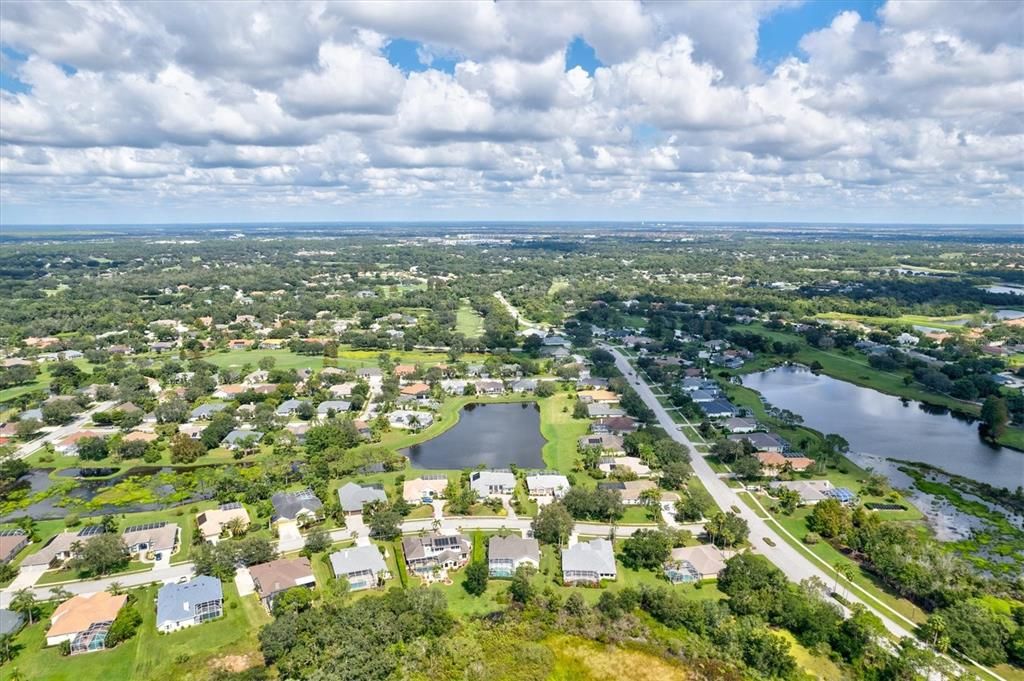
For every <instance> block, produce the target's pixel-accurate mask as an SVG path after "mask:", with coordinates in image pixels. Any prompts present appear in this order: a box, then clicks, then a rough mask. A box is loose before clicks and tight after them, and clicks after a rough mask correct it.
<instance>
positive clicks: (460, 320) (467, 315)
mask: <svg viewBox="0 0 1024 681" xmlns="http://www.w3.org/2000/svg"><path fill="white" fill-rule="evenodd" d="M455 332H456V333H461V334H462V335H463V336H465V337H466V338H479V337H480V336H481V335H482V334H483V332H484V319H483V317H481V316H480V313H479V312H477V311H476V310H474V309H473V308H472V306H471V305H470V304H469V301H467V300H463V301H462V305H460V306H459V309H458V310H457V311H456V312H455Z"/></svg>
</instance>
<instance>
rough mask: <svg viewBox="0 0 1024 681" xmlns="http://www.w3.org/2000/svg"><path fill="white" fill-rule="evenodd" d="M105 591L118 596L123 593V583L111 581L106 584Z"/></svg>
mask: <svg viewBox="0 0 1024 681" xmlns="http://www.w3.org/2000/svg"><path fill="white" fill-rule="evenodd" d="M107 593H108V594H110V595H111V596H120V595H121V594H123V593H124V584H121V582H117V581H114V582H111V583H110V584H108V585H107Z"/></svg>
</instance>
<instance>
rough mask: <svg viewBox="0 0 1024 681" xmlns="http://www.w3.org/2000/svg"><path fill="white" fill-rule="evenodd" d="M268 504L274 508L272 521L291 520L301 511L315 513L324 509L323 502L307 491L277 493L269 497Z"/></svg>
mask: <svg viewBox="0 0 1024 681" xmlns="http://www.w3.org/2000/svg"><path fill="white" fill-rule="evenodd" d="M270 503H271V504H273V506H274V517H273V518H272V520H280V519H285V520H293V519H294V518H295V517H296V516H297V515H298V514H299V513H300V512H302V511H309V512H310V513H316V512H318V511H319V510H320V509H321V508H323V507H324V505H323V502H321V501H320V500H319V499H317V497H316V495H315V494H313V492H312V491H310V490H308V489H307V490H302V491H300V492H278V493H277V494H275V495H273V496H272V497H270Z"/></svg>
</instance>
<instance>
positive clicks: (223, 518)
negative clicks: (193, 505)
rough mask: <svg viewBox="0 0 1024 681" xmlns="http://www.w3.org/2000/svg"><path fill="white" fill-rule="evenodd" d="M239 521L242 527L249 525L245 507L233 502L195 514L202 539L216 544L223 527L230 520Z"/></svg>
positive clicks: (230, 521)
mask: <svg viewBox="0 0 1024 681" xmlns="http://www.w3.org/2000/svg"><path fill="white" fill-rule="evenodd" d="M235 520H237V521H240V522H241V523H242V524H243V526H244V527H249V513H248V511H246V510H245V507H244V506H242V505H241V504H239V503H237V502H235V503H231V504H223V505H222V506H221V507H220V508H213V509H210V510H209V511H203V512H202V513H199V514H197V515H196V526H197V527H198V528H199V533H200V534H201V535H202V536H203V539H205V540H206V541H208V542H210V543H211V544H216V543H217V541H218V540H219V539H220V536H221V534H223V533H224V528H225V527H226V526H227V525H229V524H230V523H232V521H235Z"/></svg>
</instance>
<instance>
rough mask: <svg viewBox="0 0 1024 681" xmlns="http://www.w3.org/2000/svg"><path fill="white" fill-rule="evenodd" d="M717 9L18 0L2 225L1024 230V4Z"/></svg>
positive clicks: (13, 13)
mask: <svg viewBox="0 0 1024 681" xmlns="http://www.w3.org/2000/svg"><path fill="white" fill-rule="evenodd" d="M720 8H721V6H720V5H715V4H714V3H699V2H698V3H692V4H689V3H674V4H669V3H652V4H650V5H641V4H639V3H634V2H602V3H594V4H581V3H577V2H565V3H561V2H544V3H534V2H524V3H518V2H515V1H504V2H501V3H495V4H491V3H486V2H481V3H464V2H458V3H446V2H429V3H427V2H424V3H390V2H344V3H339V4H333V3H326V2H308V3H288V4H284V3H282V4H265V3H259V4H257V3H247V2H232V3H197V4H187V3H183V2H172V3H166V4H161V3H156V2H150V3H125V4H117V3H71V2H69V3H35V2H16V1H8V2H5V3H3V4H2V5H0V36H2V38H3V41H4V42H3V47H5V48H6V50H7V51H6V54H5V56H4V58H3V61H2V62H0V65H2V67H3V70H4V71H5V72H7V73H8V74H10V75H11V76H13V77H14V78H16V79H17V80H18V81H20V83H22V84H24V86H26V87H25V88H23V89H25V90H26V91H24V92H10V91H0V174H2V182H0V201H2V203H3V205H4V210H3V211H2V213H3V215H0V220H3V221H4V222H8V223H13V222H37V221H39V222H49V221H59V222H64V221H74V220H83V221H97V220H98V221H102V220H116V221H120V222H133V221H139V222H148V221H166V222H170V221H176V220H194V219H220V220H232V219H237V220H249V219H257V218H262V217H273V218H275V219H289V218H292V219H308V218H319V219H337V220H347V219H372V218H381V219H397V218H416V219H458V218H493V219H507V218H537V219H542V218H558V219H566V218H578V219H595V218H601V217H617V218H627V217H631V218H635V219H678V220H686V219H715V218H721V219H738V218H747V219H790V220H800V219H807V220H827V219H835V220H837V221H838V220H854V221H856V220H862V221H878V220H885V219H892V220H901V221H933V220H941V221H948V220H954V221H973V222H1001V221H1015V222H1018V221H1021V216H1022V206H1024V189H1022V187H1024V185H1022V180H1024V38H1022V36H1021V26H1024V3H1020V2H1016V3H1015V2H999V1H996V2H991V3H981V2H978V3H974V4H972V6H971V11H970V12H964V11H963V10H962V8H963V6H962V5H957V4H956V3H948V2H943V1H941V0H936V2H927V1H925V0H914V1H912V2H897V1H895V0H891V1H890V2H889V3H887V4H886V5H885V6H884V7H882V8H881V10H880V11H879V13H878V17H877V20H875V21H870V20H866V19H864V18H861V17H860V16H858V15H857V14H856V13H854V12H842V13H839V14H837V15H836V16H835V18H834V19H833V20H832V22H831V24H830V25H827V26H823V27H821V28H820V29H818V30H815V31H812V32H810V33H807V34H806V35H804V36H803V37H802V38H801V40H800V43H799V49H798V50H796V51H795V54H794V55H793V56H790V57H789V58H787V59H785V60H783V61H782V62H780V63H778V64H775V65H772V66H771V67H766V66H765V65H763V64H759V63H758V61H757V51H758V44H757V41H758V27H759V25H760V24H761V22H763V21H764V20H765V19H767V18H768V17H769V16H770V15H771V14H772V13H775V12H786V11H787V6H786V4H785V3H767V2H737V3H734V4H733V5H732V6H731V10H732V11H730V12H722V11H719V10H720ZM577 37H579V38H582V39H583V40H585V41H586V42H587V43H589V44H590V45H591V46H593V48H594V51H595V53H596V56H597V58H598V59H600V61H601V62H602V63H603V64H604V66H602V67H598V68H597V69H596V70H594V72H593V73H588V72H587V71H585V70H583V69H582V68H580V67H575V68H572V69H569V70H567V69H566V67H565V50H566V47H567V45H569V43H571V42H572V41H573V40H574V39H575V38H577ZM398 38H402V39H406V40H412V41H417V42H419V43H420V44H421V45H422V48H421V50H420V52H421V54H423V55H431V54H436V55H443V56H445V58H446V59H452V60H453V61H454V62H455V67H454V69H453V70H452V71H453V72H446V71H441V70H436V69H427V70H422V71H409V70H408V69H404V70H403V69H402V68H400V67H401V66H402V65H401V64H399V65H395V64H392V63H391V62H390V61H389V60H388V58H387V46H388V43H389V41H391V40H393V39H398ZM22 57H24V58H22Z"/></svg>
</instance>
